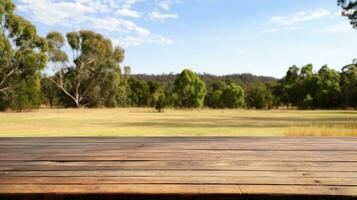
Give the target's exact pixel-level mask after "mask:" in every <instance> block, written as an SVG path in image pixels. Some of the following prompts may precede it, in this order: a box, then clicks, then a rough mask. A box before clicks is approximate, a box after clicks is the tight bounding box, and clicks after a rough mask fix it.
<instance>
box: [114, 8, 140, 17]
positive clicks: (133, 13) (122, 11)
mask: <svg viewBox="0 0 357 200" xmlns="http://www.w3.org/2000/svg"><path fill="white" fill-rule="evenodd" d="M115 14H116V15H119V16H123V17H136V18H138V17H141V14H140V13H139V12H137V11H135V10H130V9H128V8H121V9H119V10H117V11H116V12H115Z"/></svg>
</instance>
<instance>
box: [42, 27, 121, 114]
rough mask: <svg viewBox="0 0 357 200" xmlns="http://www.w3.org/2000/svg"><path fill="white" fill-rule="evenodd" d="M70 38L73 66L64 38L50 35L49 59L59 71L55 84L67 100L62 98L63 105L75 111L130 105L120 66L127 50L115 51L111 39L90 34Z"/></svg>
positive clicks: (54, 80)
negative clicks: (66, 51) (126, 97)
mask: <svg viewBox="0 0 357 200" xmlns="http://www.w3.org/2000/svg"><path fill="white" fill-rule="evenodd" d="M66 38H67V42H68V44H69V46H70V47H71V48H72V50H73V56H72V57H73V64H72V65H70V63H68V56H67V55H66V53H65V52H64V51H63V50H62V47H63V46H64V43H65V39H64V37H63V36H62V34H61V33H58V32H51V33H49V34H48V35H47V40H48V43H49V47H50V48H49V49H50V51H49V54H48V57H49V58H50V61H52V63H53V64H54V66H55V67H56V68H57V69H58V71H57V72H56V74H55V75H54V76H53V77H51V80H52V82H53V83H55V85H56V86H57V87H58V88H59V89H60V90H62V93H61V94H62V95H65V96H67V97H62V98H61V99H62V100H63V104H64V105H65V106H71V107H72V106H75V107H81V106H89V107H103V106H105V107H117V106H123V105H126V102H123V101H126V100H123V93H122V92H125V93H126V90H125V86H123V85H122V84H123V83H125V82H122V81H121V70H120V66H119V63H120V62H122V61H123V60H124V54H125V51H124V49H122V48H120V47H115V48H113V46H112V42H111V41H110V40H109V39H107V38H104V37H103V36H102V35H101V34H98V33H95V32H93V31H88V30H82V31H79V32H70V33H68V34H67V35H66ZM124 95H126V94H124ZM124 99H125V98H124ZM69 100H70V101H73V102H68V101H69Z"/></svg>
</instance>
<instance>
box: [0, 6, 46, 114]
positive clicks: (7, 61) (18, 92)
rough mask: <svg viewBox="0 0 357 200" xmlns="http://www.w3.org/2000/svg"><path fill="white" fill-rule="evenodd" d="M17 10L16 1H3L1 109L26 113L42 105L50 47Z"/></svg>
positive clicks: (0, 18) (0, 8)
mask: <svg viewBox="0 0 357 200" xmlns="http://www.w3.org/2000/svg"><path fill="white" fill-rule="evenodd" d="M14 10H15V5H14V4H13V3H12V1H10V0H3V1H1V2H0V27H1V29H0V99H1V100H0V103H1V105H0V108H1V110H5V109H9V108H10V109H14V110H19V111H22V110H28V109H32V108H36V107H38V106H39V105H40V97H41V93H40V84H39V81H40V78H41V77H40V72H41V70H43V69H44V67H45V66H46V63H47V56H46V51H47V50H48V44H47V42H46V40H45V39H43V38H41V37H40V36H38V35H37V31H36V28H35V27H34V26H33V25H32V24H31V23H30V22H29V21H27V20H25V19H24V18H22V17H20V16H17V15H16V13H15V12H14Z"/></svg>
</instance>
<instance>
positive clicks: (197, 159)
mask: <svg viewBox="0 0 357 200" xmlns="http://www.w3.org/2000/svg"><path fill="white" fill-rule="evenodd" d="M356 191H357V139H356V138H352V137H350V138H284V137H271V138H260V137H241V138H233V137H225V138H220V137H211V138H192V137H187V138H186V137H184V138H181V137H175V138H164V137H160V138H154V137H153V138H0V197H1V194H102V193H104V194H155V195H158V194H159V195H161V194H177V195H182V194H192V195H200V194H224V195H229V194H233V195H243V194H248V195H254V194H263V195H339V196H356V197H357V192H356Z"/></svg>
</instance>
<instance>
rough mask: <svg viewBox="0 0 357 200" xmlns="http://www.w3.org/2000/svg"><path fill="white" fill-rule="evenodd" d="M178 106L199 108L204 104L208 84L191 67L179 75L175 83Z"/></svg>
mask: <svg viewBox="0 0 357 200" xmlns="http://www.w3.org/2000/svg"><path fill="white" fill-rule="evenodd" d="M174 93H175V96H176V106H178V107H181V108H199V107H202V106H203V103H204V98H205V95H206V85H205V83H204V82H203V81H202V80H201V79H200V77H199V76H198V75H197V74H196V73H194V72H192V71H191V70H189V69H185V70H183V71H182V73H181V74H179V75H177V77H176V80H175V83H174Z"/></svg>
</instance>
